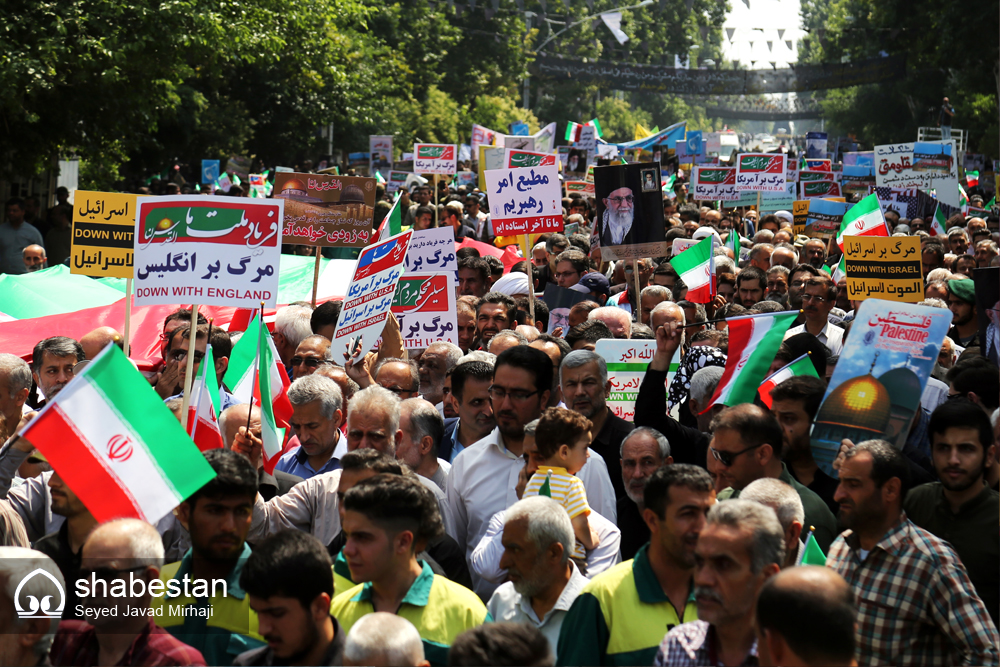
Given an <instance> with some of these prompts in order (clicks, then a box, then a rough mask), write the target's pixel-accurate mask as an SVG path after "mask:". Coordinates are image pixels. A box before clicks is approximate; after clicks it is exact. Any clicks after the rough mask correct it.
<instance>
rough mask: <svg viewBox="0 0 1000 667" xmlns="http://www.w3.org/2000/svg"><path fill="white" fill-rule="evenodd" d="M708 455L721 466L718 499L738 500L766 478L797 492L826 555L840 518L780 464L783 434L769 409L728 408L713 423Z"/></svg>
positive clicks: (756, 407) (718, 470) (752, 406)
mask: <svg viewBox="0 0 1000 667" xmlns="http://www.w3.org/2000/svg"><path fill="white" fill-rule="evenodd" d="M711 431H712V441H711V443H710V444H709V449H708V451H709V456H711V457H712V458H713V459H714V460H715V461H717V462H718V463H719V466H717V467H716V472H718V475H719V477H720V479H721V485H722V486H724V487H728V488H725V490H723V491H722V493H720V494H719V500H728V499H730V498H738V497H739V495H740V491H742V490H743V489H744V488H746V486H747V485H748V484H750V482H753V481H756V480H758V479H761V478H764V477H770V478H772V479H780V480H781V481H782V482H784V483H785V484H788V485H789V486H791V487H792V488H793V489H795V490H796V491H798V493H799V498H801V499H802V507H803V508H804V509H805V512H806V517H805V523H804V524H803V525H805V526H814V527H815V528H816V530H815V533H814V535H815V537H816V541H817V542H818V543H819V546H820V548H821V549H823V551H824V553H825V552H826V551H827V550H828V549H829V548H830V544H832V543H833V540H834V538H835V537H836V536H837V519H836V517H834V516H833V512H831V511H830V508H829V507H827V505H826V503H825V502H823V499H822V498H820V497H819V496H818V495H817V494H816V493H815V492H814V491H810V490H809V489H808V488H806V487H805V486H803V485H802V484H800V483H799V482H798V481H796V479H795V478H794V477H792V475H791V474H790V473H789V472H788V468H787V467H786V466H785V464H784V463H783V462H782V461H781V450H782V440H783V437H782V431H781V426H780V425H779V424H778V420H777V419H775V417H774V415H772V414H771V413H770V412H768V411H767V410H764V409H763V408H761V407H758V406H756V405H753V404H751V403H743V404H741V405H736V406H733V407H731V408H726V409H725V410H723V411H722V412H720V413H719V414H718V415H716V416H715V418H714V419H713V420H712V425H711Z"/></svg>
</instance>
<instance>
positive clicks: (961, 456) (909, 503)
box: [903, 398, 1000, 625]
mask: <svg viewBox="0 0 1000 667" xmlns="http://www.w3.org/2000/svg"><path fill="white" fill-rule="evenodd" d="M927 430H928V432H929V433H930V438H931V456H932V460H933V463H934V470H935V471H936V472H937V476H938V479H939V480H941V481H939V482H931V483H930V484H923V485H921V486H918V487H916V488H915V489H913V490H911V491H910V492H909V493H908V494H907V495H906V501H905V502H904V503H903V508H904V509H905V510H906V516H907V518H909V519H910V521H912V522H913V523H915V524H916V525H918V526H920V527H921V528H923V529H924V530H926V531H928V532H931V533H933V534H934V535H936V536H937V537H939V538H941V539H942V540H946V541H947V542H948V543H949V544H950V545H951V546H952V547H954V549H955V551H956V552H958V555H959V557H960V558H961V559H962V565H964V566H965V569H966V570H967V571H968V573H969V579H970V580H971V581H972V585H973V586H975V588H976V593H978V594H979V597H980V598H982V600H983V603H984V604H985V605H986V610H987V611H988V612H989V614H990V617H992V619H993V624H994V625H996V624H997V623H998V622H1000V618H998V616H1000V574H998V570H997V562H998V561H1000V539H997V533H996V527H997V523H998V522H1000V502H998V500H1000V498H998V495H997V492H996V491H994V490H993V489H991V488H990V487H989V486H987V485H986V484H985V483H984V477H985V473H986V470H987V468H989V467H990V466H991V465H992V464H993V461H994V460H995V459H996V443H994V441H993V429H992V427H991V425H990V419H989V417H987V416H986V413H985V412H984V411H983V409H982V408H981V407H979V406H978V405H976V404H975V403H973V402H972V401H970V400H968V399H965V398H956V399H954V400H950V401H946V402H944V403H942V404H941V405H939V406H938V407H937V409H936V410H934V412H933V413H931V420H930V424H929V425H928V428H927Z"/></svg>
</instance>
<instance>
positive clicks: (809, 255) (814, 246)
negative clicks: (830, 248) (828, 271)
mask: <svg viewBox="0 0 1000 667" xmlns="http://www.w3.org/2000/svg"><path fill="white" fill-rule="evenodd" d="M801 257H802V259H803V260H805V262H806V263H807V264H809V265H810V266H812V267H813V268H814V269H816V270H817V271H820V270H822V269H823V267H824V266H826V243H825V242H824V241H823V239H809V240H808V241H806V243H805V245H803V246H802V255H801Z"/></svg>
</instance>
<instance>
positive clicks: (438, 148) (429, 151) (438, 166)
mask: <svg viewBox="0 0 1000 667" xmlns="http://www.w3.org/2000/svg"><path fill="white" fill-rule="evenodd" d="M456 171H458V146H456V145H455V144H414V145H413V172H414V173H416V174H445V175H449V176H450V175H451V174H454V173H455V172H456Z"/></svg>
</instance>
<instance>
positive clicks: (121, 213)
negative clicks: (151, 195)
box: [69, 190, 138, 278]
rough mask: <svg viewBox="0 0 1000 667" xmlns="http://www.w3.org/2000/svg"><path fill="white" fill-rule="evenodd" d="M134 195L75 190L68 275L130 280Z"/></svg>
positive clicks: (133, 246)
mask: <svg viewBox="0 0 1000 667" xmlns="http://www.w3.org/2000/svg"><path fill="white" fill-rule="evenodd" d="M137 198H138V195H130V194H122V193H117V192H88V191H87V190H77V191H76V192H75V193H74V195H73V199H74V200H75V202H76V203H75V204H74V205H73V208H74V209H75V212H74V215H73V237H72V241H71V250H70V262H69V272H70V273H79V274H82V275H85V276H91V277H92V278H132V277H133V274H134V268H133V264H132V258H133V256H134V251H135V241H134V240H133V236H134V235H135V202H136V199H137Z"/></svg>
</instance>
